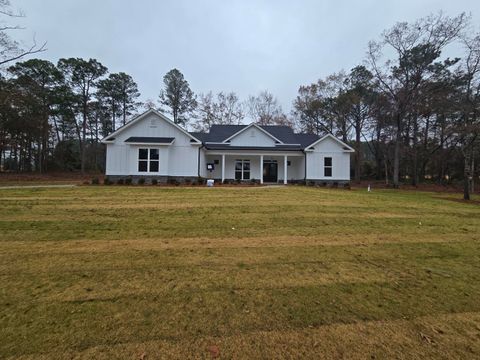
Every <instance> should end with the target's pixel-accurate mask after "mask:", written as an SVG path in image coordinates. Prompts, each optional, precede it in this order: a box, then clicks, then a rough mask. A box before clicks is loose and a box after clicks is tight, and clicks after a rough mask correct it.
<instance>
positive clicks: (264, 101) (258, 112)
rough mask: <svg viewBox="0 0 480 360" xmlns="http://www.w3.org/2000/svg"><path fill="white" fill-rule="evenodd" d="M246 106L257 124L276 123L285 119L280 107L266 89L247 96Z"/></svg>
mask: <svg viewBox="0 0 480 360" xmlns="http://www.w3.org/2000/svg"><path fill="white" fill-rule="evenodd" d="M247 107H248V110H249V114H250V116H251V117H252V119H253V121H254V122H256V123H257V124H259V125H278V124H279V122H283V121H284V119H285V114H284V113H283V111H282V107H281V106H280V105H279V104H278V101H277V99H276V98H275V97H274V96H273V95H272V94H271V93H269V92H268V91H267V90H265V91H262V92H260V93H259V94H258V95H257V96H253V95H251V96H249V97H248V100H247Z"/></svg>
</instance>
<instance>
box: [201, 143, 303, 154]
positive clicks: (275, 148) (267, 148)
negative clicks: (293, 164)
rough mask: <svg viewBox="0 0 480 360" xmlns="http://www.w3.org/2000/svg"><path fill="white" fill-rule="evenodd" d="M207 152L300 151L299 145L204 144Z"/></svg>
mask: <svg viewBox="0 0 480 360" xmlns="http://www.w3.org/2000/svg"><path fill="white" fill-rule="evenodd" d="M205 148H206V149H207V150H254V151H261V150H263V151H280V152H285V151H302V150H303V148H302V146H301V145H300V144H291V145H281V144H278V145H277V146H231V145H230V144H209V143H206V144H205Z"/></svg>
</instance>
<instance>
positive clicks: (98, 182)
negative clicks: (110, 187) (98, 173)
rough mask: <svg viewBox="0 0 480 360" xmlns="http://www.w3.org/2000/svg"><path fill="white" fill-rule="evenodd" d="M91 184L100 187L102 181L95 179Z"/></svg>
mask: <svg viewBox="0 0 480 360" xmlns="http://www.w3.org/2000/svg"><path fill="white" fill-rule="evenodd" d="M91 184H92V185H98V184H100V180H99V179H98V177H94V178H93V179H92V181H91Z"/></svg>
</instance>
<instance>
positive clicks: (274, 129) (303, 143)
mask: <svg viewBox="0 0 480 360" xmlns="http://www.w3.org/2000/svg"><path fill="white" fill-rule="evenodd" d="M247 126H248V125H212V126H211V127H210V131H209V132H208V133H205V132H191V133H190V134H191V135H193V136H194V137H196V138H197V139H199V140H201V141H202V142H203V143H204V144H205V143H221V142H223V141H225V140H226V139H228V138H229V137H231V136H232V135H234V134H235V133H237V132H239V131H240V130H242V129H243V128H245V127H247ZM260 127H261V128H262V129H263V130H265V131H267V132H268V133H270V134H271V135H272V136H273V137H275V138H277V139H278V140H280V141H281V142H283V143H284V144H295V145H296V146H292V145H284V144H277V145H276V146H275V147H262V148H261V149H257V148H251V147H249V148H248V149H251V150H262V149H264V150H272V149H274V150H278V151H280V150H296V151H299V150H303V149H305V148H306V147H307V146H308V145H310V144H312V143H314V142H315V141H317V140H318V139H320V137H319V136H318V135H314V134H295V133H294V132H293V129H292V128H291V127H289V126H281V125H264V126H260ZM206 148H207V149H211V150H223V149H232V150H235V149H236V148H239V150H240V149H247V148H246V147H237V146H230V145H229V144H208V146H206Z"/></svg>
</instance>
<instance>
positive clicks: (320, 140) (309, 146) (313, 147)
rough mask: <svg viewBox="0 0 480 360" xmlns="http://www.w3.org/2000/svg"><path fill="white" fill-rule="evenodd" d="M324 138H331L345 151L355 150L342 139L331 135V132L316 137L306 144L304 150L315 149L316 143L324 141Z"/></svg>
mask: <svg viewBox="0 0 480 360" xmlns="http://www.w3.org/2000/svg"><path fill="white" fill-rule="evenodd" d="M326 140H331V141H333V142H335V143H337V144H338V145H339V146H341V147H342V150H343V151H345V152H355V150H353V148H352V147H351V146H349V145H347V144H345V143H344V142H343V141H342V140H340V139H338V138H337V137H335V136H333V135H332V134H327V135H325V136H323V137H322V138H320V139H318V140H317V141H315V142H313V143H312V144H310V145H308V146H307V147H306V148H305V151H313V150H314V149H315V146H316V145H318V144H320V143H321V142H323V141H326Z"/></svg>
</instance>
